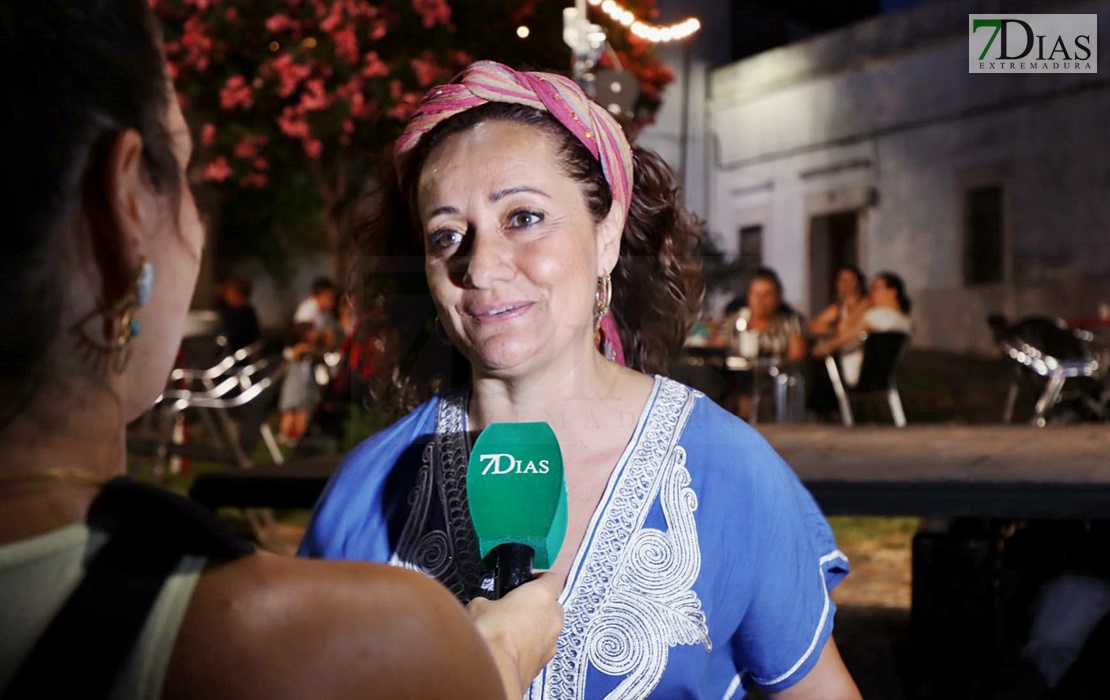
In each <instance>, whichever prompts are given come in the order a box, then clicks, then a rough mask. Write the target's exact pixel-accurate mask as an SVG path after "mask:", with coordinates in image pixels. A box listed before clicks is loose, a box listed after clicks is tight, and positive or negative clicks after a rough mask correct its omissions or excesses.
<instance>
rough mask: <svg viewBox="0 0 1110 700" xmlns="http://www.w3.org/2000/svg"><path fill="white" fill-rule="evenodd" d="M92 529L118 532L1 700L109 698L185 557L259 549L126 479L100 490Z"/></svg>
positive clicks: (208, 515) (205, 513)
mask: <svg viewBox="0 0 1110 700" xmlns="http://www.w3.org/2000/svg"><path fill="white" fill-rule="evenodd" d="M88 522H89V524H90V525H92V526H98V527H103V528H105V529H106V530H107V531H108V532H110V533H112V537H111V540H110V541H109V542H108V544H106V545H105V546H104V547H103V548H102V549H101V550H100V552H98V553H97V555H96V556H95V557H94V558H93V559H92V561H91V562H90V563H89V566H88V569H87V571H86V573H85V577H84V578H83V579H82V580H81V583H80V584H78V586H77V589H76V590H75V591H74V592H73V594H72V595H71V596H70V597H69V599H68V600H67V601H66V603H65V605H64V606H63V607H62V610H61V612H59V613H58V615H57V616H56V617H55V618H54V619H53V621H51V623H50V626H49V627H47V629H46V632H45V634H43V636H42V637H41V638H39V641H38V642H37V643H36V645H35V647H34V649H32V650H31V653H30V655H29V656H28V657H27V658H26V659H25V660H24V662H23V664H22V665H21V666H20V668H19V669H18V671H17V672H16V675H15V677H14V678H13V679H12V681H11V683H9V684H8V687H7V689H5V691H4V693H3V695H2V697H3V700H23V699H24V698H28V699H29V698H44V697H75V695H74V692H73V691H74V689H75V688H80V691H79V693H78V695H79V696H80V697H83V698H103V697H107V696H108V694H109V693H110V692H111V690H112V687H113V686H114V684H115V681H116V677H117V675H118V674H119V672H120V669H121V668H122V666H123V664H124V663H125V661H126V660H127V658H128V656H129V654H130V652H131V649H132V647H133V646H134V644H135V641H136V640H137V639H138V637H139V634H140V632H141V631H142V628H143V625H144V624H145V622H146V619H147V617H148V616H149V614H150V610H151V608H152V607H153V606H154V602H155V600H156V599H157V598H158V594H159V593H160V592H161V590H162V587H163V586H164V585H165V581H166V578H167V577H168V576H169V575H170V574H171V573H173V570H174V569H175V568H176V566H177V564H178V562H179V560H180V559H181V557H182V555H186V554H192V555H199V556H206V557H208V558H209V559H213V560H228V559H234V558H237V557H241V556H244V555H246V554H250V553H251V552H253V551H254V547H253V546H252V545H250V544H248V543H247V542H244V541H243V540H241V539H240V538H238V537H236V536H235V534H234V533H232V532H231V530H230V528H228V527H227V525H226V524H224V523H223V522H222V521H221V520H220V519H219V518H217V517H216V515H215V514H214V513H212V512H211V511H209V510H207V509H205V508H203V507H202V506H200V505H198V504H196V503H193V502H192V501H189V500H188V499H185V498H182V497H180V496H177V495H175V494H172V493H169V492H167V491H163V490H162V489H158V488H155V487H153V486H147V485H143V484H138V483H135V482H133V481H131V480H129V479H126V478H119V479H114V480H112V481H110V482H108V483H107V484H105V486H104V488H103V489H102V490H101V492H100V494H99V495H98V496H97V498H96V500H95V501H94V502H93V504H92V507H91V508H90V510H89V517H88Z"/></svg>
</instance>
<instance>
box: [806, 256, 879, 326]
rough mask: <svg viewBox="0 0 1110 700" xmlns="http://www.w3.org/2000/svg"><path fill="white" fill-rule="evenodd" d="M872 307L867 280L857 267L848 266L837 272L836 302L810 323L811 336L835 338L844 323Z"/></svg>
mask: <svg viewBox="0 0 1110 700" xmlns="http://www.w3.org/2000/svg"><path fill="white" fill-rule="evenodd" d="M870 306H871V300H870V299H869V298H868V296H867V280H866V278H865V277H864V275H863V271H862V270H860V269H859V268H858V267H856V266H855V265H846V266H844V267H842V268H840V269H839V270H837V271H836V301H834V302H833V303H831V304H829V305H828V306H826V307H825V310H824V311H822V312H821V313H819V314H817V315H816V316H814V317H813V319H812V320H811V321H810V322H809V334H810V335H811V336H813V337H817V338H822V337H827V336H835V335H836V332H837V329H839V328H840V325H841V324H842V323H845V322H846V321H847V320H848V319H850V318H853V317H855V316H857V315H859V314H861V313H863V312H864V311H866V310H867V308H868V307H870Z"/></svg>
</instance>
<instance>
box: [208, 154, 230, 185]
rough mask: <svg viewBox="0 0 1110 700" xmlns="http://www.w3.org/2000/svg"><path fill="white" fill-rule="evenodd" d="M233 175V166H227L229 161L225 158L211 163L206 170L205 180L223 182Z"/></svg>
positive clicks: (221, 157)
mask: <svg viewBox="0 0 1110 700" xmlns="http://www.w3.org/2000/svg"><path fill="white" fill-rule="evenodd" d="M232 174H233V173H232V170H231V166H230V165H228V164H227V159H226V158H224V157H223V156H220V157H219V158H217V159H216V160H213V161H211V162H210V163H208V165H207V166H205V168H204V179H205V180H212V181H213V182H223V181H224V180H226V179H228V178H229V177H231V176H232Z"/></svg>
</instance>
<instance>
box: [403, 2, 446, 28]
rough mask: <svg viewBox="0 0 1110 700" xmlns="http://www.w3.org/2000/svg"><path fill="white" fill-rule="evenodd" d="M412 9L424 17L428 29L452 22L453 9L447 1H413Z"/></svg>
mask: <svg viewBox="0 0 1110 700" xmlns="http://www.w3.org/2000/svg"><path fill="white" fill-rule="evenodd" d="M412 7H413V9H414V10H416V11H417V12H419V13H420V15H421V16H422V17H423V19H424V27H425V28H427V29H431V28H432V27H434V26H436V25H437V24H447V23H448V22H450V21H451V7H450V6H449V5H448V4H447V2H446V0H412Z"/></svg>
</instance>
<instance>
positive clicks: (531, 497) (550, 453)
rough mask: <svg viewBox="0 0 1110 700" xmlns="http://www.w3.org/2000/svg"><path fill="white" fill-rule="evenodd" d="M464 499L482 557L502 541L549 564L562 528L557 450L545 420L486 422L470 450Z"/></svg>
mask: <svg viewBox="0 0 1110 700" xmlns="http://www.w3.org/2000/svg"><path fill="white" fill-rule="evenodd" d="M466 497H467V499H468V500H469V502H470V517H471V520H472V521H473V522H474V530H475V531H476V532H477V534H478V546H479V548H480V549H481V553H482V558H483V559H484V558H485V557H486V556H487V555H488V554H489V553H490V551H491V550H493V549H494V548H495V547H498V546H499V545H502V544H506V543H510V542H511V543H519V544H525V545H528V546H529V547H531V548H532V549H534V550H535V559H534V566H535V567H536V568H537V569H548V568H551V564H552V563H553V562H554V561H555V557H556V556H558V554H559V548H560V547H562V546H563V537H564V536H565V535H566V531H567V486H566V480H565V478H564V476H563V454H562V451H561V450H560V449H559V442H558V440H556V439H555V431H553V430H552V429H551V426H550V425H548V424H547V423H542V422H541V423H491V424H490V425H489V426H488V427H487V428H486V429H485V430H483V431H482V434H481V435H479V436H478V440H477V441H476V442H475V443H474V449H473V450H471V452H470V463H469V464H468V465H467V473H466Z"/></svg>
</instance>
